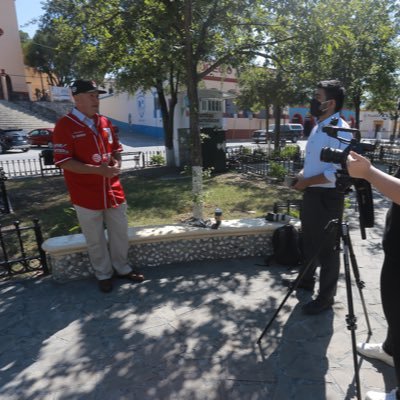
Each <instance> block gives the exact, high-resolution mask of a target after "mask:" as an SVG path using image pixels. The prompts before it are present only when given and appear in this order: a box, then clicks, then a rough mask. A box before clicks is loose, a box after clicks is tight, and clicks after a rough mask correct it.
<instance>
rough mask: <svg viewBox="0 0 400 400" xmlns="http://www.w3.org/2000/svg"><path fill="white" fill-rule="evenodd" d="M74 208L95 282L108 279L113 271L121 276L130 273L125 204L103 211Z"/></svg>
mask: <svg viewBox="0 0 400 400" xmlns="http://www.w3.org/2000/svg"><path fill="white" fill-rule="evenodd" d="M74 207H75V210H76V213H77V216H78V221H79V225H80V227H81V229H82V232H83V234H84V236H85V239H86V243H87V246H88V253H89V258H90V262H91V263H92V266H93V269H94V271H95V275H96V278H97V279H100V280H101V279H109V278H111V277H112V275H113V272H114V271H113V268H114V269H115V270H116V271H117V273H118V274H122V275H124V274H127V273H129V272H131V270H132V268H131V267H130V266H129V264H128V250H129V240H128V218H127V215H126V210H127V204H126V203H123V204H121V205H120V206H119V207H117V208H108V209H106V210H89V209H88V208H84V207H80V206H77V205H74ZM105 227H106V228H107V236H106V233H105V231H104V228H105ZM107 238H108V241H107Z"/></svg>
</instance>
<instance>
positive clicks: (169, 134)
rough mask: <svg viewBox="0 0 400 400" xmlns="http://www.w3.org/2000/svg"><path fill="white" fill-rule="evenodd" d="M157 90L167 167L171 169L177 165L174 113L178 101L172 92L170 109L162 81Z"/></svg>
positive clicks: (159, 82) (158, 83)
mask: <svg viewBox="0 0 400 400" xmlns="http://www.w3.org/2000/svg"><path fill="white" fill-rule="evenodd" d="M156 89H157V94H158V101H159V103H160V108H161V115H162V121H163V128H164V144H165V147H166V158H167V165H168V166H169V167H173V166H175V165H176V164H175V152H174V142H173V138H174V111H175V106H176V104H177V101H178V100H177V94H176V93H175V92H173V91H172V93H171V99H170V101H169V108H168V103H167V99H166V97H165V91H164V87H163V83H162V82H161V81H158V82H157V86H156Z"/></svg>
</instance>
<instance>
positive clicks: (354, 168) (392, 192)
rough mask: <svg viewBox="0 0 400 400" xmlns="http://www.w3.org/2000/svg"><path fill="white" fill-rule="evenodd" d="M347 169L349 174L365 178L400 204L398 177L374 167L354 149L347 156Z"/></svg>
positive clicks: (399, 180)
mask: <svg viewBox="0 0 400 400" xmlns="http://www.w3.org/2000/svg"><path fill="white" fill-rule="evenodd" d="M347 169H348V172H349V174H350V176H352V177H354V178H362V179H365V180H367V181H368V182H369V183H371V184H372V185H373V186H375V188H376V189H378V190H379V191H380V192H381V193H382V194H384V195H385V196H386V197H388V198H389V199H390V200H392V201H394V202H395V203H397V204H400V179H398V178H395V177H394V176H391V175H389V174H386V173H385V172H383V171H381V170H379V169H378V168H375V167H374V166H373V165H371V163H370V162H369V160H367V159H366V158H365V157H363V156H360V155H359V154H357V153H355V152H354V151H351V152H350V154H349V156H348V157H347Z"/></svg>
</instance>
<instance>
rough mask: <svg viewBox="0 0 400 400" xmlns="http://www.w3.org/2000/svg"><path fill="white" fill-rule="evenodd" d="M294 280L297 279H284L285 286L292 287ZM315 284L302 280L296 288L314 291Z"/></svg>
mask: <svg viewBox="0 0 400 400" xmlns="http://www.w3.org/2000/svg"><path fill="white" fill-rule="evenodd" d="M294 282H295V280H292V279H282V283H283V284H284V286H287V287H290V288H291V287H293V284H294ZM314 285H315V282H306V281H300V282H299V284H298V285H297V287H296V290H297V289H303V290H306V291H307V292H313V291H314Z"/></svg>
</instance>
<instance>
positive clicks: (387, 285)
mask: <svg viewBox="0 0 400 400" xmlns="http://www.w3.org/2000/svg"><path fill="white" fill-rule="evenodd" d="M399 282H400V262H399V261H398V258H397V257H393V256H390V255H388V254H385V259H384V261H383V266H382V272H381V298H382V306H383V312H384V313H385V317H386V320H387V323H388V331H387V337H386V340H385V342H384V343H383V349H384V350H385V351H386V353H388V354H390V355H391V356H393V360H394V366H395V372H396V378H397V386H398V387H400V311H399V304H400V291H399Z"/></svg>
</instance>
